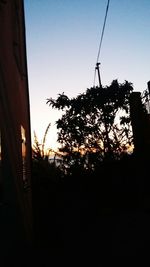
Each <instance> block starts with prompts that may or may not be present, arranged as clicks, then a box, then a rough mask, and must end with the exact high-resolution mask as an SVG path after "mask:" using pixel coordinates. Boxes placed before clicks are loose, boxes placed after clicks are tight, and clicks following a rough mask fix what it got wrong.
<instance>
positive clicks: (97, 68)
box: [95, 62, 102, 89]
mask: <svg viewBox="0 0 150 267" xmlns="http://www.w3.org/2000/svg"><path fill="white" fill-rule="evenodd" d="M99 66H100V63H99V62H97V63H96V68H95V69H96V70H97V73H98V81H99V87H100V88H101V89H102V83H101V76H100V70H99Z"/></svg>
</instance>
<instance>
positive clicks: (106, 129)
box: [95, 62, 111, 155]
mask: <svg viewBox="0 0 150 267" xmlns="http://www.w3.org/2000/svg"><path fill="white" fill-rule="evenodd" d="M99 66H100V63H99V62H97V63H96V67H95V69H96V70H97V74H98V81H99V87H100V89H103V87H102V83H101V76H100V69H99ZM102 110H103V116H104V126H105V133H106V142H105V140H104V153H106V152H107V151H108V154H109V155H110V154H111V145H110V140H109V132H108V125H107V119H106V112H105V104H103V107H102ZM106 148H107V151H106Z"/></svg>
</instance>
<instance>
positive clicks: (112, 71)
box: [24, 0, 150, 147]
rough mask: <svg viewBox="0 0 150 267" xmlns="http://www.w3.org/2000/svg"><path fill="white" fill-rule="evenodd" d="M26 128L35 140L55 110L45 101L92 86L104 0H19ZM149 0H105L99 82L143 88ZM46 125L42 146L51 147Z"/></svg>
mask: <svg viewBox="0 0 150 267" xmlns="http://www.w3.org/2000/svg"><path fill="white" fill-rule="evenodd" d="M24 3H25V19H26V42H27V60H28V78H29V93H30V110H31V129H32V133H33V130H35V131H36V133H37V136H38V137H39V141H41V139H42V137H43V134H44V131H45V129H46V126H47V125H48V123H49V122H51V123H52V125H54V123H55V121H56V119H57V118H58V117H59V113H58V112H56V111H53V110H52V109H51V108H50V107H49V106H48V105H46V99H47V98H49V97H53V98H57V95H58V94H59V93H62V92H64V93H65V94H67V95H69V96H70V97H73V96H76V95H77V94H79V93H83V92H84V91H85V90H86V89H87V88H90V87H92V86H93V79H94V68H95V63H96V58H97V53H98V46H99V41H100V35H101V31H102V26H103V20H104V15H105V10H106V5H107V0H24ZM149 50H150V0H134V1H131V0H110V7H109V12H108V18H107V24H106V29H105V35H104V39H103V44H102V50H101V57H100V62H101V79H102V84H103V85H109V84H110V83H111V82H112V80H114V79H118V81H119V82H124V80H128V81H129V82H132V83H133V86H134V90H135V91H143V90H145V89H146V88H147V82H148V81H149V80H150V51H149ZM56 139H57V135H56V129H55V127H54V126H52V127H51V129H50V132H49V135H48V142H47V146H49V147H56Z"/></svg>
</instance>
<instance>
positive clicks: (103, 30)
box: [94, 0, 110, 86]
mask: <svg viewBox="0 0 150 267" xmlns="http://www.w3.org/2000/svg"><path fill="white" fill-rule="evenodd" d="M109 3H110V0H108V2H107V6H106V12H105V18H104V23H103V28H102V33H101V38H100V43H99V48H98V54H97V60H96V65H97V63H98V61H99V57H100V52H101V47H102V42H103V37H104V32H105V26H106V21H107V14H108V9H109ZM95 76H96V72H95V73H94V86H95Z"/></svg>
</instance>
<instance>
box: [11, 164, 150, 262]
mask: <svg viewBox="0 0 150 267" xmlns="http://www.w3.org/2000/svg"><path fill="white" fill-rule="evenodd" d="M34 208H35V211H36V213H35V214H36V216H35V225H36V241H35V244H34V248H32V249H28V250H26V249H25V250H24V251H21V252H20V255H21V258H22V259H24V260H23V264H24V265H23V264H21V266H29V263H30V264H34V265H35V266H58V265H59V264H61V265H64V266H74V265H75V266H79V265H82V266H86V265H87V264H88V265H92V266H107V265H108V264H111V265H112V264H115V265H118V266H124V265H125V266H128V265H129V266H130V264H132V265H133V266H134V265H135V264H136V263H137V262H138V263H140V264H142V266H147V265H149V264H150V181H149V165H148V164H147V163H146V162H143V163H142V162H140V163H139V162H137V161H136V162H130V161H129V162H128V161H127V162H123V163H109V164H108V163H107V164H103V165H102V166H100V167H99V168H98V169H97V171H96V172H95V174H93V175H91V174H86V175H85V174H84V173H81V172H80V173H76V174H75V175H74V176H72V177H68V178H65V180H64V181H63V182H60V181H59V182H58V181H57V182H56V181H53V182H52V181H51V180H42V182H41V183H40V184H39V183H38V186H37V187H36V190H35V191H34ZM30 256H31V257H30ZM29 258H30V260H29ZM146 261H147V264H145V263H144V262H146ZM18 262H19V257H18ZM16 263H17V262H16ZM10 266H11V265H10ZM12 266H13V265H12Z"/></svg>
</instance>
